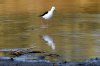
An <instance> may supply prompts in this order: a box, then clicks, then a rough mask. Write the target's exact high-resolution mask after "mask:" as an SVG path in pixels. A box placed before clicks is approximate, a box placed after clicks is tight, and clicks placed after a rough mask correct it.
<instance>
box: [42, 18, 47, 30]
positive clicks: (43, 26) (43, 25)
mask: <svg viewBox="0 0 100 66" xmlns="http://www.w3.org/2000/svg"><path fill="white" fill-rule="evenodd" d="M41 28H48V25H45V24H44V23H43V20H41Z"/></svg>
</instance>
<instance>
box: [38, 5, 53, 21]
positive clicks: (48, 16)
mask: <svg viewBox="0 0 100 66" xmlns="http://www.w3.org/2000/svg"><path fill="white" fill-rule="evenodd" d="M54 10H55V7H54V6H52V8H51V10H49V11H46V12H44V13H43V14H42V15H40V17H42V18H44V19H46V20H48V19H50V18H51V17H52V16H53V12H54Z"/></svg>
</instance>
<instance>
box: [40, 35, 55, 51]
mask: <svg viewBox="0 0 100 66" xmlns="http://www.w3.org/2000/svg"><path fill="white" fill-rule="evenodd" d="M42 38H43V40H44V41H46V42H47V45H48V46H50V47H51V48H52V50H55V43H54V41H53V38H52V37H50V36H49V35H43V37H42Z"/></svg>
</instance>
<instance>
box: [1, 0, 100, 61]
mask: <svg viewBox="0 0 100 66" xmlns="http://www.w3.org/2000/svg"><path fill="white" fill-rule="evenodd" d="M65 1H66V2H65ZM81 1H82V2H81ZM33 3H34V4H33ZM44 3H46V4H44ZM47 3H48V1H46V0H40V1H36V0H29V1H28V0H27V1H24V0H1V1H0V48H17V47H18V48H26V47H34V46H36V47H34V50H43V51H48V52H55V53H58V54H60V55H62V59H64V60H71V61H74V60H75V61H79V60H84V59H87V58H90V57H99V56H100V49H99V48H100V45H99V43H100V37H99V36H100V22H99V21H100V19H99V18H100V14H99V13H100V8H99V7H100V5H99V2H98V1H96V0H95V1H93V2H91V1H89V0H84V2H83V0H76V1H74V2H73V0H70V1H69V0H63V1H60V0H59V1H50V2H49V3H48V4H49V5H48V4H47ZM38 4H39V5H38ZM52 4H53V5H55V6H56V12H55V13H54V18H52V19H51V20H49V21H45V20H43V22H44V23H48V24H49V26H48V28H45V29H43V28H41V27H40V26H41V18H39V17H38V15H40V14H41V13H42V12H43V11H45V10H48V9H50V8H51V6H52ZM95 4H98V5H95ZM47 5H48V6H47ZM87 5H88V6H87ZM45 6H46V7H45ZM44 7H45V8H44ZM43 35H49V36H51V37H52V38H53V40H54V42H55V44H56V50H52V49H51V48H50V47H49V46H48V45H47V44H46V43H45V42H44V41H43V39H42V37H41V36H43ZM0 55H2V54H0Z"/></svg>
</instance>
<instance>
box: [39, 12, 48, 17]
mask: <svg viewBox="0 0 100 66" xmlns="http://www.w3.org/2000/svg"><path fill="white" fill-rule="evenodd" d="M47 13H48V11H46V12H44V13H43V14H41V15H40V17H41V16H44V15H45V14H47Z"/></svg>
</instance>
